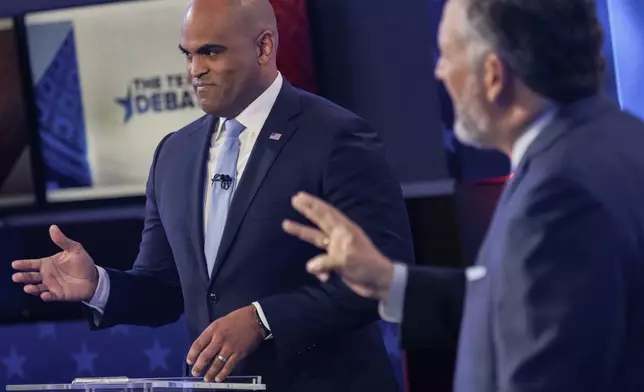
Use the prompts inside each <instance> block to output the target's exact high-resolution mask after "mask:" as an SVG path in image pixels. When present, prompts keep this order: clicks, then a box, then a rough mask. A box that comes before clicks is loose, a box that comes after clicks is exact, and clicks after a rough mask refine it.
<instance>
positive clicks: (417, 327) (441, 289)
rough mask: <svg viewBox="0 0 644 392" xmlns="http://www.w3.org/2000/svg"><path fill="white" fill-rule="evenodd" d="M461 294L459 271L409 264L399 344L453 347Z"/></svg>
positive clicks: (458, 321) (413, 347) (456, 339)
mask: <svg viewBox="0 0 644 392" xmlns="http://www.w3.org/2000/svg"><path fill="white" fill-rule="evenodd" d="M464 297H465V274H464V273H463V271H461V270H456V269H448V268H438V267H436V268H432V267H410V268H409V271H408V274H407V287H406V289H405V302H404V307H403V320H402V325H401V335H402V336H401V340H402V346H403V348H406V349H428V350H432V351H435V350H437V351H443V350H448V351H453V350H455V349H456V347H457V345H458V334H459V330H460V325H461V318H462V315H463V301H464Z"/></svg>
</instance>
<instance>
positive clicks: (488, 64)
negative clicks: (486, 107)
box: [483, 52, 511, 103]
mask: <svg viewBox="0 0 644 392" xmlns="http://www.w3.org/2000/svg"><path fill="white" fill-rule="evenodd" d="M510 79H511V78H510V74H509V72H508V68H507V66H506V64H505V62H503V60H501V58H500V57H499V55H498V54H496V53H494V52H490V53H488V54H486V55H485V58H484V59H483V86H484V88H485V90H484V91H485V98H486V99H487V100H488V102H489V103H495V102H498V101H499V100H500V99H501V98H502V96H503V95H504V92H506V91H508V87H509V83H510Z"/></svg>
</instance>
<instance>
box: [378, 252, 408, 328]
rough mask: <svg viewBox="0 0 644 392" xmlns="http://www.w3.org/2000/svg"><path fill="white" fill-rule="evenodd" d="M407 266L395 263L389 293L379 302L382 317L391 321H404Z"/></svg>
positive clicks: (379, 311)
mask: <svg viewBox="0 0 644 392" xmlns="http://www.w3.org/2000/svg"><path fill="white" fill-rule="evenodd" d="M407 273H408V271H407V266H406V265H404V264H399V263H396V264H394V277H393V280H392V281H391V287H390V288H389V295H388V296H387V299H385V300H384V301H380V303H379V304H378V313H380V317H381V318H382V319H383V320H385V321H388V322H390V323H402V319H403V307H404V306H405V289H406V288H407Z"/></svg>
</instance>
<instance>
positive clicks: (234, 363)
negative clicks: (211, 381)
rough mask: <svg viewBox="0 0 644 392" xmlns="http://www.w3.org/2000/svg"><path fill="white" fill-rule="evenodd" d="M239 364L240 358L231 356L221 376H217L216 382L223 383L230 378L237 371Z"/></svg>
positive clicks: (234, 355) (235, 355)
mask: <svg viewBox="0 0 644 392" xmlns="http://www.w3.org/2000/svg"><path fill="white" fill-rule="evenodd" d="M237 362H239V356H238V355H237V354H233V355H231V356H230V358H228V361H226V364H225V365H224V367H223V368H222V369H221V371H220V372H219V374H218V375H216V376H215V382H223V381H224V380H225V379H226V377H228V376H229V375H230V373H231V372H232V371H233V370H234V369H235V366H237Z"/></svg>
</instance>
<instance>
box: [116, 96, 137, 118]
mask: <svg viewBox="0 0 644 392" xmlns="http://www.w3.org/2000/svg"><path fill="white" fill-rule="evenodd" d="M116 103H118V104H119V105H121V106H123V109H124V110H125V115H124V116H123V122H124V123H127V122H128V121H130V119H131V118H132V114H133V113H134V110H133V106H132V88H130V87H128V89H127V95H126V96H125V97H123V98H116Z"/></svg>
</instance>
